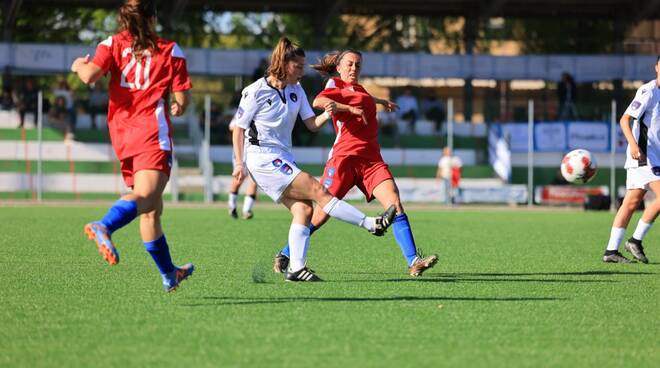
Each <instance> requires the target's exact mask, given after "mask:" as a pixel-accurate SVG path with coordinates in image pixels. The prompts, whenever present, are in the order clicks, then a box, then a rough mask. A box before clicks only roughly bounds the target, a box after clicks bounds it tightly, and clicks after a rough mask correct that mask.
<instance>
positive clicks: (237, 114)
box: [236, 106, 244, 119]
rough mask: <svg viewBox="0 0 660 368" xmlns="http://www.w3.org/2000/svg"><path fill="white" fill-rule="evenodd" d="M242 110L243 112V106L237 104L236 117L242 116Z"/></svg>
mask: <svg viewBox="0 0 660 368" xmlns="http://www.w3.org/2000/svg"><path fill="white" fill-rule="evenodd" d="M243 112H244V111H243V108H242V107H240V106H239V107H238V109H237V110H236V119H240V118H242V117H243Z"/></svg>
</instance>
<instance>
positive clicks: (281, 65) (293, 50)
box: [266, 37, 305, 81]
mask: <svg viewBox="0 0 660 368" xmlns="http://www.w3.org/2000/svg"><path fill="white" fill-rule="evenodd" d="M297 57H305V50H303V49H302V47H300V46H298V45H296V44H294V43H292V42H291V41H290V40H289V39H288V38H286V37H282V38H280V40H279V41H278V42H277V45H276V46H275V48H274V49H273V53H272V54H271V56H270V66H269V67H268V71H267V73H266V74H268V75H272V76H273V77H275V78H276V79H277V80H281V81H283V80H285V79H286V68H285V66H286V63H287V62H289V61H291V60H293V59H295V58H297Z"/></svg>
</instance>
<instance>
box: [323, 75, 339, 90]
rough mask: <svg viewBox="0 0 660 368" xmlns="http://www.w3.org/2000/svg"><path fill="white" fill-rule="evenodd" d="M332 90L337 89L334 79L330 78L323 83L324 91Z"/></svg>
mask: <svg viewBox="0 0 660 368" xmlns="http://www.w3.org/2000/svg"><path fill="white" fill-rule="evenodd" d="M332 88H337V83H335V80H334V79H332V78H330V79H328V81H327V82H326V83H325V89H332Z"/></svg>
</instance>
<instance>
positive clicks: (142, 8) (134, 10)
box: [117, 0, 158, 59]
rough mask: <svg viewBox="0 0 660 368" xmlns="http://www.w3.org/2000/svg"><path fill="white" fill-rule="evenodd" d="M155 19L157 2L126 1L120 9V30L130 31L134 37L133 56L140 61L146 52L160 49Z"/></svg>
mask: <svg viewBox="0 0 660 368" xmlns="http://www.w3.org/2000/svg"><path fill="white" fill-rule="evenodd" d="M154 17H156V0H126V2H124V5H122V6H121V7H120V8H119V15H118V16H117V21H118V23H119V30H120V31H128V33H130V34H131V36H133V45H132V47H133V55H135V56H136V57H137V58H138V59H139V58H140V57H141V56H142V53H143V52H144V51H145V50H149V49H151V50H157V49H158V47H157V45H156V40H157V38H158V36H157V35H156V30H155V22H153V18H154Z"/></svg>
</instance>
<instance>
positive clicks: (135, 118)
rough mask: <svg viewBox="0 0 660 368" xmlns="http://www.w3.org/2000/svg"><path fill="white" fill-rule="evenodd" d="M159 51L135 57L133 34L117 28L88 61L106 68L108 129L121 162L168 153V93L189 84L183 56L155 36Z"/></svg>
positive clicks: (179, 51) (168, 43) (174, 44)
mask: <svg viewBox="0 0 660 368" xmlns="http://www.w3.org/2000/svg"><path fill="white" fill-rule="evenodd" d="M156 45H157V48H158V50H148V51H145V52H144V53H143V56H142V57H141V59H140V60H137V59H136V58H135V56H134V55H133V52H132V36H131V34H130V33H129V32H126V31H124V32H121V33H118V34H115V35H113V36H110V37H108V38H107V39H106V40H105V41H103V42H101V43H100V44H99V45H98V46H97V47H96V54H95V55H94V59H93V60H92V62H93V63H94V64H96V65H97V66H98V67H99V68H101V69H102V70H103V73H104V74H105V73H107V72H110V74H111V78H110V84H109V87H108V89H109V95H110V103H109V104H108V129H109V131H110V140H111V141H112V147H113V148H114V150H115V153H116V154H117V157H118V158H119V159H120V160H123V159H125V158H127V157H132V156H135V155H137V154H139V153H143V152H148V151H156V150H163V151H172V123H171V122H170V118H169V114H168V106H167V101H168V96H169V93H170V91H172V92H179V91H185V90H188V89H190V88H191V87H192V83H191V82H190V78H189V77H188V71H187V67H186V58H185V56H184V55H183V52H182V51H181V49H180V48H179V46H178V45H177V44H176V43H175V42H172V41H168V40H163V39H161V38H158V39H157V41H156Z"/></svg>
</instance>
